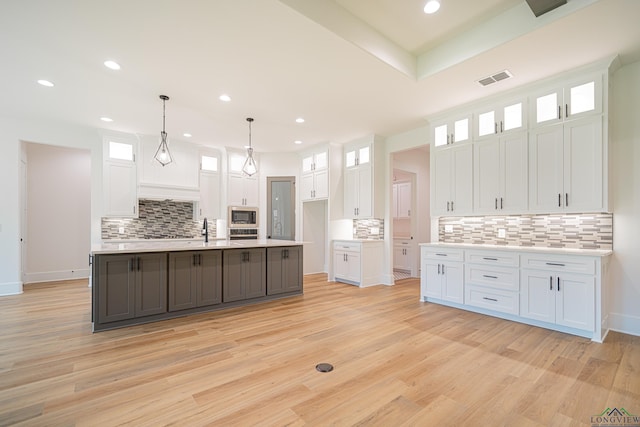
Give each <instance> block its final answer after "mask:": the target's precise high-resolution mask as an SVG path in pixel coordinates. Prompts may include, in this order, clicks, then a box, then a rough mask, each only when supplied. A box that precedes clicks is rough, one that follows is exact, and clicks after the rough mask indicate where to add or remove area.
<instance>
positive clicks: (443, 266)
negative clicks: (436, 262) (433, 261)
mask: <svg viewBox="0 0 640 427" xmlns="http://www.w3.org/2000/svg"><path fill="white" fill-rule="evenodd" d="M442 274H444V264H442Z"/></svg>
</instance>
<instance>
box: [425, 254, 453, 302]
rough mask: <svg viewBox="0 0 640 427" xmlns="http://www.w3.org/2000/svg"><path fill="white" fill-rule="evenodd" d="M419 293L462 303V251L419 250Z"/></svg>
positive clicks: (428, 296)
mask: <svg viewBox="0 0 640 427" xmlns="http://www.w3.org/2000/svg"><path fill="white" fill-rule="evenodd" d="M420 257H421V271H420V293H421V297H422V300H423V301H428V300H429V298H434V299H436V300H444V301H450V302H455V303H459V304H462V303H463V302H464V263H463V262H462V261H463V259H464V251H462V250H458V249H451V248H443V249H431V248H427V247H423V248H422V249H421V255H420Z"/></svg>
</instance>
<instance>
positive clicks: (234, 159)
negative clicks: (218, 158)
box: [229, 155, 244, 172]
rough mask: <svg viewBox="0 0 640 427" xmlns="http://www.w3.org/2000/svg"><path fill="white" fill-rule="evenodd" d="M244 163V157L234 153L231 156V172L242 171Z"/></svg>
mask: <svg viewBox="0 0 640 427" xmlns="http://www.w3.org/2000/svg"><path fill="white" fill-rule="evenodd" d="M243 165H244V158H243V157H241V156H238V155H234V156H231V157H230V158H229V169H230V170H231V172H242V166H243Z"/></svg>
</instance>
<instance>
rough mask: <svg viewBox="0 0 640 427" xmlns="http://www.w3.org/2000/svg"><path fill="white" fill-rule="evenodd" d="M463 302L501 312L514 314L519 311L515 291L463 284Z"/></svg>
mask: <svg viewBox="0 0 640 427" xmlns="http://www.w3.org/2000/svg"><path fill="white" fill-rule="evenodd" d="M465 303H466V304H467V305H471V306H474V307H481V308H486V309H489V310H494V311H500V312H502V313H509V314H515V315H518V314H519V313H520V311H519V310H520V302H519V298H518V293H517V292H510V291H502V290H499V289H489V288H485V287H482V286H475V285H467V284H465Z"/></svg>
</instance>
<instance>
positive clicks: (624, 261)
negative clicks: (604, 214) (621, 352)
mask: <svg viewBox="0 0 640 427" xmlns="http://www.w3.org/2000/svg"><path fill="white" fill-rule="evenodd" d="M611 96H613V106H612V109H613V111H611V113H610V122H611V125H612V126H613V136H612V138H611V139H612V141H611V143H612V144H613V168H612V170H610V171H609V173H610V179H611V184H612V189H611V190H612V191H613V251H614V255H613V259H612V261H611V279H612V292H610V294H609V295H610V298H611V305H610V308H611V314H610V326H611V328H612V329H614V330H619V331H626V332H629V333H633V334H635V335H640V62H635V63H633V64H630V65H627V66H625V67H623V68H621V69H619V70H618V71H617V72H616V73H615V74H614V76H613V91H612V93H611Z"/></svg>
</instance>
